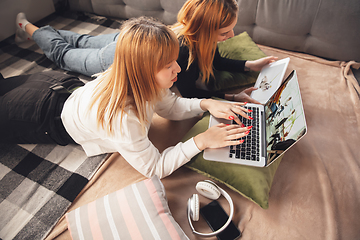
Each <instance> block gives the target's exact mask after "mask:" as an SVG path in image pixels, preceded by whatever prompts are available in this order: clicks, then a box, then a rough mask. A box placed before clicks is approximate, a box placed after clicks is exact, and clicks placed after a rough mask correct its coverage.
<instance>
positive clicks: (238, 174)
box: [182, 113, 282, 209]
mask: <svg viewBox="0 0 360 240" xmlns="http://www.w3.org/2000/svg"><path fill="white" fill-rule="evenodd" d="M209 117H210V115H209V114H208V113H206V114H204V117H203V118H202V119H201V120H200V121H199V122H197V123H196V124H195V125H194V126H193V127H192V128H191V129H190V131H189V132H188V133H187V134H186V135H185V136H184V138H183V139H182V141H183V142H185V141H186V140H188V139H190V138H191V137H194V136H195V135H197V134H199V133H201V132H204V131H206V129H207V128H208V125H209ZM281 158H282V157H281ZM281 158H279V159H278V160H276V161H275V162H273V163H272V164H270V166H268V167H250V166H244V165H238V164H232V163H222V162H214V161H207V160H204V158H203V153H202V152H201V153H199V154H198V155H196V156H195V157H194V158H193V159H192V160H191V161H190V162H189V163H187V164H186V165H185V166H186V167H188V168H190V169H192V170H194V171H196V172H199V173H201V174H203V175H205V176H207V177H210V178H212V179H215V180H217V181H219V182H222V183H224V184H225V185H227V186H228V187H229V188H231V189H233V190H234V191H236V192H238V193H240V194H241V195H243V196H244V197H246V198H248V199H250V200H251V201H253V202H255V203H257V204H258V205H259V206H260V207H262V208H264V209H266V208H268V207H269V202H268V199H269V192H270V188H271V184H272V182H273V178H274V175H275V172H276V170H277V168H278V166H279V164H280V162H281Z"/></svg>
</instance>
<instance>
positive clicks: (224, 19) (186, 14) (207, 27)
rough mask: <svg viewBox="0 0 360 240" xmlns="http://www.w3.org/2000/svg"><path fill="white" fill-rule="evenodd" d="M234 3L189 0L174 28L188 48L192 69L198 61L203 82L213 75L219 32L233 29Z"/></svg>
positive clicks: (236, 6) (233, 0)
mask: <svg viewBox="0 0 360 240" xmlns="http://www.w3.org/2000/svg"><path fill="white" fill-rule="evenodd" d="M237 12H238V5H237V3H236V1H235V0H188V1H187V2H185V4H184V5H183V6H182V8H181V9H180V11H179V12H178V16H177V23H175V24H174V25H173V26H172V27H171V28H172V29H173V31H174V32H175V33H176V34H177V36H178V38H179V39H181V40H182V43H181V44H185V45H187V46H188V48H189V61H188V66H187V67H188V68H189V66H190V65H191V64H192V63H193V62H194V61H195V60H197V61H198V65H199V68H200V72H201V73H202V80H203V81H205V82H206V81H207V80H208V79H209V77H210V75H213V65H212V62H213V59H214V55H215V50H216V46H217V35H218V30H219V29H220V28H224V27H228V26H230V25H231V24H232V23H233V22H234V20H235V19H236V17H237Z"/></svg>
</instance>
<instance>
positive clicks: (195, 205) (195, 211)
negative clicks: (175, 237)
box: [189, 194, 200, 222]
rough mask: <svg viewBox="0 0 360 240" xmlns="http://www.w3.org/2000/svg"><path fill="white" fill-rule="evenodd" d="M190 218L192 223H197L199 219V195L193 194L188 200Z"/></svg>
mask: <svg viewBox="0 0 360 240" xmlns="http://www.w3.org/2000/svg"><path fill="white" fill-rule="evenodd" d="M189 207H190V216H191V219H192V220H193V221H195V222H196V221H199V217H200V203H199V195H197V194H193V195H192V196H191V197H190V198H189Z"/></svg>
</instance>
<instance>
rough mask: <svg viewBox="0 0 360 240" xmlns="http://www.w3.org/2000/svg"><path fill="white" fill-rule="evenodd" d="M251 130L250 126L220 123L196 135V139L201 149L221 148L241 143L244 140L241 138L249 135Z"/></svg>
mask: <svg viewBox="0 0 360 240" xmlns="http://www.w3.org/2000/svg"><path fill="white" fill-rule="evenodd" d="M249 132H250V130H249V128H246V127H241V126H239V125H237V124H229V125H226V124H223V123H220V124H218V125H215V126H212V127H211V128H209V129H207V130H206V131H205V132H203V133H200V134H198V135H196V136H195V137H194V141H195V144H196V146H197V147H198V148H199V150H200V151H202V150H204V149H206V148H221V147H226V146H230V145H238V144H241V143H242V142H243V141H244V140H241V139H240V138H242V137H244V136H246V135H248V134H249Z"/></svg>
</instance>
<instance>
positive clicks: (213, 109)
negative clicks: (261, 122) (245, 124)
mask: <svg viewBox="0 0 360 240" xmlns="http://www.w3.org/2000/svg"><path fill="white" fill-rule="evenodd" d="M244 105H246V103H239V102H225V101H218V100H214V99H204V100H202V101H201V103H200V107H201V108H202V109H203V110H205V111H209V112H210V113H211V114H212V115H213V116H214V117H217V118H223V119H227V120H234V121H235V122H236V123H237V124H239V125H240V126H241V125H242V122H241V121H240V119H239V118H238V115H241V116H242V117H244V118H246V119H251V117H249V116H248V115H247V114H246V113H248V112H250V111H249V110H247V109H246V108H244V107H243V106H244Z"/></svg>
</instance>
